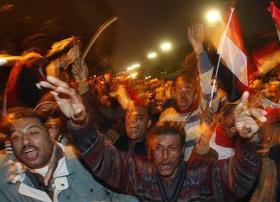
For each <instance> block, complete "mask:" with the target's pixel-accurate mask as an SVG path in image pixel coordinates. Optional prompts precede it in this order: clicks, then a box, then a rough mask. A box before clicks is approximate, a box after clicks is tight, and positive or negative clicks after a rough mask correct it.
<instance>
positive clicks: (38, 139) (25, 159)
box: [11, 118, 54, 169]
mask: <svg viewBox="0 0 280 202" xmlns="http://www.w3.org/2000/svg"><path fill="white" fill-rule="evenodd" d="M11 142H12V146H13V150H14V153H15V155H16V158H17V159H18V160H19V161H20V162H21V163H23V164H24V165H26V166H27V167H29V168H32V169H36V168H42V167H44V166H46V165H47V164H48V162H49V160H50V158H51V155H52V151H53V145H54V143H53V142H52V141H51V139H50V137H49V134H48V132H47V130H46V128H45V127H44V126H43V125H42V124H41V123H40V121H39V120H38V119H36V118H21V119H18V120H16V121H15V122H14V123H13V124H12V133H11Z"/></svg>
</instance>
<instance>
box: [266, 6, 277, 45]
mask: <svg viewBox="0 0 280 202" xmlns="http://www.w3.org/2000/svg"><path fill="white" fill-rule="evenodd" d="M267 10H268V11H270V12H271V16H272V19H273V21H274V23H275V26H276V31H277V34H278V38H279V40H280V9H279V8H278V7H277V6H276V5H275V3H274V2H270V6H269V7H268V9H267Z"/></svg>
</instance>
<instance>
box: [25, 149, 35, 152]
mask: <svg viewBox="0 0 280 202" xmlns="http://www.w3.org/2000/svg"><path fill="white" fill-rule="evenodd" d="M32 151H35V149H33V148H30V149H26V150H24V153H28V152H32Z"/></svg>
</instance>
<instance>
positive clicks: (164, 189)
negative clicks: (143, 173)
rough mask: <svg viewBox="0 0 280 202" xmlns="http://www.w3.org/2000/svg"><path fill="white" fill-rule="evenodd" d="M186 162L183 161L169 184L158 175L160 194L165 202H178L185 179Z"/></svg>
mask: <svg viewBox="0 0 280 202" xmlns="http://www.w3.org/2000/svg"><path fill="white" fill-rule="evenodd" d="M185 169H186V166H185V163H181V165H180V167H179V169H178V171H177V174H176V176H175V177H174V179H172V181H171V183H170V184H169V185H167V184H166V182H165V181H164V179H163V178H162V177H161V176H159V175H156V179H157V183H158V187H159V191H160V195H161V198H162V201H163V202H176V201H178V199H179V196H180V193H181V190H182V187H183V183H184V179H185V174H186V172H185Z"/></svg>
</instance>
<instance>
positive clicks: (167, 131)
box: [146, 121, 186, 151]
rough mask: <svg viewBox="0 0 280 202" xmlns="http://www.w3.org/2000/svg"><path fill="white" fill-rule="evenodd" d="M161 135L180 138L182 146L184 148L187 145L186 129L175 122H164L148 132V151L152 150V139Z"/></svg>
mask: <svg viewBox="0 0 280 202" xmlns="http://www.w3.org/2000/svg"><path fill="white" fill-rule="evenodd" d="M159 135H175V136H180V140H181V144H182V146H184V144H185V139H186V135H185V131H184V127H181V126H179V124H178V123H177V122H175V121H163V122H159V123H157V125H155V126H153V127H152V128H151V129H150V130H149V131H148V134H147V137H146V146H147V150H148V151H149V150H150V140H151V138H152V137H154V136H159Z"/></svg>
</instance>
